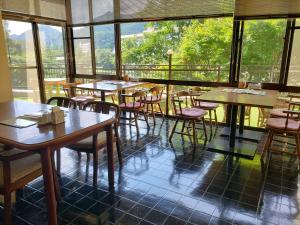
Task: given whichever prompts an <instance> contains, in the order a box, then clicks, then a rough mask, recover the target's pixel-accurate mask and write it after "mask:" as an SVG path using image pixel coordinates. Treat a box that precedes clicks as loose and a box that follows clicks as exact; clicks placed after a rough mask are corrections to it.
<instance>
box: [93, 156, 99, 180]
mask: <svg viewBox="0 0 300 225" xmlns="http://www.w3.org/2000/svg"><path fill="white" fill-rule="evenodd" d="M97 177H98V151H97V150H94V152H93V185H94V186H96V185H97Z"/></svg>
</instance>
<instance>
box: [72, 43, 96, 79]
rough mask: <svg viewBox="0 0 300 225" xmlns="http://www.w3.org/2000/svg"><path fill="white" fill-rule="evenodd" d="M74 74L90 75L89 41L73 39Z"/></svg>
mask: <svg viewBox="0 0 300 225" xmlns="http://www.w3.org/2000/svg"><path fill="white" fill-rule="evenodd" d="M74 48H75V62H76V65H75V66H76V74H92V56H91V41H90V39H75V40H74Z"/></svg>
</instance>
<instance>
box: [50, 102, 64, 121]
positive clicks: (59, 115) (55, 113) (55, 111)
mask: <svg viewBox="0 0 300 225" xmlns="http://www.w3.org/2000/svg"><path fill="white" fill-rule="evenodd" d="M64 122H65V113H64V111H63V110H61V109H60V108H59V107H58V106H55V107H53V108H52V112H51V123H52V124H60V123H64Z"/></svg>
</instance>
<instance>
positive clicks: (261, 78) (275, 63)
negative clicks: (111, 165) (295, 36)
mask: <svg viewBox="0 0 300 225" xmlns="http://www.w3.org/2000/svg"><path fill="white" fill-rule="evenodd" d="M285 29H286V20H251V21H246V22H245V28H244V37H243V49H242V61H241V71H240V80H242V81H248V82H249V81H250V82H265V83H278V82H279V76H280V66H281V57H282V51H283V46H284V36H285Z"/></svg>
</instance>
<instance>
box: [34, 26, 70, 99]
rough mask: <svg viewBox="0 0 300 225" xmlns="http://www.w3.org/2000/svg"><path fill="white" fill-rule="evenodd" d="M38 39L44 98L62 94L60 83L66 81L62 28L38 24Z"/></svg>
mask: <svg viewBox="0 0 300 225" xmlns="http://www.w3.org/2000/svg"><path fill="white" fill-rule="evenodd" d="M39 39H40V46H41V53H42V63H43V69H44V76H45V80H44V84H45V91H46V98H47V99H49V98H50V97H53V96H60V95H64V93H63V90H62V88H61V84H62V83H63V82H65V81H66V61H65V51H64V37H63V29H62V27H58V26H49V25H39Z"/></svg>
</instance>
